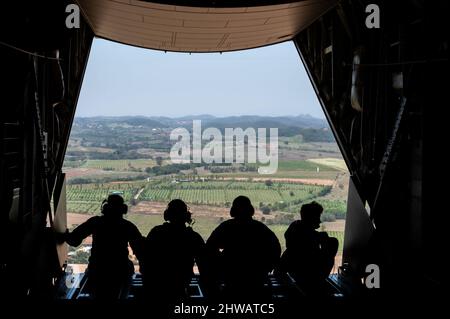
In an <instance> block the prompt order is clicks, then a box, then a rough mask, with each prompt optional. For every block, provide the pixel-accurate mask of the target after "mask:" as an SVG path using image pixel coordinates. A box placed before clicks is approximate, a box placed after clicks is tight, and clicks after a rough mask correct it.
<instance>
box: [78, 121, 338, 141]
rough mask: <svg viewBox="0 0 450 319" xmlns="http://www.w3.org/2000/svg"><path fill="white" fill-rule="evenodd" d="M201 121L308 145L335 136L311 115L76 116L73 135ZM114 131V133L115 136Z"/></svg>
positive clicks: (165, 127)
mask: <svg viewBox="0 0 450 319" xmlns="http://www.w3.org/2000/svg"><path fill="white" fill-rule="evenodd" d="M193 120H201V121H202V123H201V124H202V129H203V130H204V129H206V128H208V127H215V128H218V129H219V130H220V131H221V132H224V131H225V128H242V129H244V130H245V129H247V128H254V129H257V128H266V129H269V128H278V136H286V137H289V136H296V135H302V136H303V140H304V141H305V142H334V137H333V134H332V133H331V130H330V129H329V126H328V123H327V122H326V121H325V120H324V119H319V118H314V117H312V116H309V115H297V116H258V115H243V116H227V117H215V116H212V115H207V114H206V115H205V114H204V115H192V116H183V117H178V118H170V117H164V116H153V117H145V116H118V117H111V116H95V117H76V118H75V121H74V124H73V130H72V131H73V132H74V134H83V135H85V134H94V135H97V136H100V135H105V134H106V135H108V134H112V135H114V134H117V132H118V131H117V130H118V129H120V130H122V131H124V130H125V131H126V133H125V132H124V133H123V134H127V135H128V136H132V135H133V132H135V133H136V134H140V133H142V130H147V131H154V130H158V129H163V130H170V129H174V128H176V127H184V128H186V129H187V130H189V131H191V130H192V124H193V123H192V121H193ZM114 132H115V133H114Z"/></svg>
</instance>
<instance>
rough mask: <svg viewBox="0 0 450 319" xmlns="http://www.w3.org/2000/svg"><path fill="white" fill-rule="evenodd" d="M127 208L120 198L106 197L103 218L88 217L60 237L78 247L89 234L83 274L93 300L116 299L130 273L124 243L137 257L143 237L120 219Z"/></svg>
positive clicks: (132, 270)
mask: <svg viewBox="0 0 450 319" xmlns="http://www.w3.org/2000/svg"><path fill="white" fill-rule="evenodd" d="M127 209H128V207H127V205H126V204H124V201H123V198H122V197H121V196H120V195H117V194H113V195H109V196H108V199H107V200H104V201H103V204H102V210H101V212H102V215H103V216H94V217H91V218H89V219H88V220H87V221H86V222H84V223H83V224H81V225H79V226H78V227H76V228H75V229H74V230H73V231H72V232H71V233H69V232H67V233H66V234H65V236H64V237H65V241H66V242H67V243H68V244H69V245H71V246H78V245H80V244H81V242H82V241H83V239H85V238H86V237H88V236H89V235H92V249H91V256H90V257H89V265H88V269H87V274H88V287H89V288H90V292H91V293H92V294H93V297H94V298H95V299H117V298H118V297H119V294H120V290H121V288H123V287H124V286H125V285H127V284H128V282H129V280H130V278H131V276H132V275H133V273H134V266H133V263H132V262H131V260H130V259H129V257H128V255H129V252H128V244H130V246H131V248H132V249H133V251H134V253H135V254H136V255H138V252H139V245H140V244H141V242H142V239H143V237H142V235H141V233H140V232H139V230H138V229H137V227H136V226H135V225H134V224H133V223H131V222H129V221H128V220H126V219H124V218H123V215H124V214H126V212H127Z"/></svg>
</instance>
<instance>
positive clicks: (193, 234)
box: [186, 227, 204, 242]
mask: <svg viewBox="0 0 450 319" xmlns="http://www.w3.org/2000/svg"><path fill="white" fill-rule="evenodd" d="M186 231H187V233H188V234H189V235H190V236H191V238H193V239H194V240H197V241H200V240H201V241H202V242H204V240H203V237H202V235H200V234H199V233H197V232H196V231H195V230H194V229H192V227H186Z"/></svg>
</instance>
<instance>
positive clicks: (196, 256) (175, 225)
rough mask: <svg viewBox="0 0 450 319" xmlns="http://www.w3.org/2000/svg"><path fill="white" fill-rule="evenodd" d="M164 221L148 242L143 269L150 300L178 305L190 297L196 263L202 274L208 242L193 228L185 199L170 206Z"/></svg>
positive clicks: (148, 238) (142, 263) (165, 212)
mask: <svg viewBox="0 0 450 319" xmlns="http://www.w3.org/2000/svg"><path fill="white" fill-rule="evenodd" d="M164 220H165V221H166V222H165V223H163V224H162V225H158V226H155V227H154V228H153V229H152V230H151V231H150V232H149V234H148V236H147V238H146V240H145V244H144V250H143V252H144V257H143V260H142V262H141V261H140V270H141V273H142V275H143V281H144V290H145V293H146V297H147V298H149V300H153V301H154V300H160V301H163V302H174V301H177V300H180V299H183V298H185V297H186V295H187V294H186V289H187V288H188V285H189V283H190V281H191V278H192V276H193V274H194V273H193V267H194V263H197V266H198V267H199V270H200V272H201V267H202V256H203V251H204V245H205V242H204V240H203V238H202V237H201V236H200V235H199V234H198V233H197V232H195V231H194V230H193V229H192V227H190V225H191V224H192V217H191V212H189V210H188V207H187V205H186V204H185V203H184V202H183V201H182V200H181V199H174V200H172V201H171V202H170V203H169V205H168V206H167V209H166V210H165V211H164ZM187 225H189V226H187Z"/></svg>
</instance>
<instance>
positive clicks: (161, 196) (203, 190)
mask: <svg viewBox="0 0 450 319" xmlns="http://www.w3.org/2000/svg"><path fill="white" fill-rule="evenodd" d="M325 191H326V188H325V187H323V186H314V185H303V184H288V183H273V185H272V186H267V185H266V184H265V183H264V182H238V181H207V182H202V181H189V182H178V183H173V182H160V183H149V184H148V185H147V186H146V188H145V190H144V191H143V192H142V194H141V195H140V196H139V200H147V201H169V200H171V199H174V198H180V199H183V200H184V201H186V202H187V203H191V204H206V205H216V206H223V205H226V204H227V203H228V204H229V203H231V202H232V201H233V199H234V198H236V197H237V196H239V195H244V196H247V197H249V198H250V200H251V201H252V202H253V203H255V204H256V205H258V204H259V203H264V204H275V203H280V202H294V201H296V202H298V201H306V200H309V199H311V198H314V197H318V196H320V195H321V194H323V193H324V192H325Z"/></svg>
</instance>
